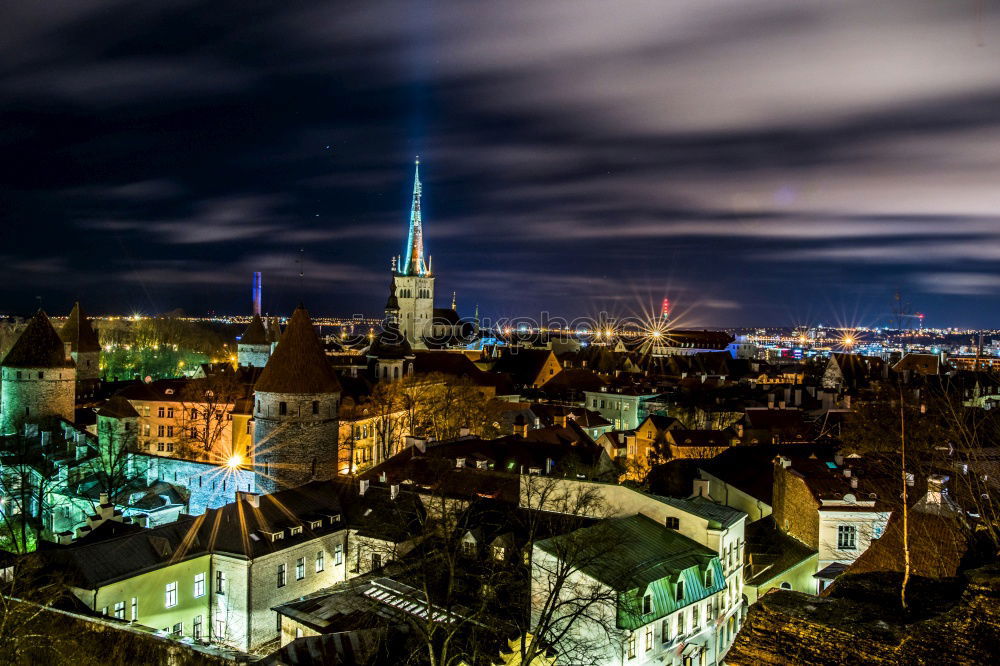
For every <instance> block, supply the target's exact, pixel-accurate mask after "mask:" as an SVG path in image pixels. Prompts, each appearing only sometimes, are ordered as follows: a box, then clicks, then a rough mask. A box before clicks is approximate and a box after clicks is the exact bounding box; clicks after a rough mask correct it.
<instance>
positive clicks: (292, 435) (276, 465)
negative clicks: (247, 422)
mask: <svg viewBox="0 0 1000 666" xmlns="http://www.w3.org/2000/svg"><path fill="white" fill-rule="evenodd" d="M340 391H341V388H340V382H339V380H338V379H337V375H336V374H335V373H334V371H333V368H332V367H331V366H330V362H329V361H328V360H327V357H326V354H325V353H324V352H323V347H322V346H321V344H320V341H319V337H318V336H317V335H316V330H315V329H314V328H313V325H312V321H311V320H310V319H309V314H308V313H307V312H306V310H305V309H304V308H303V307H302V306H299V307H298V308H296V310H295V312H294V314H292V318H291V320H290V321H289V322H288V326H287V327H286V328H285V332H284V333H283V334H282V335H281V340H280V341H279V342H278V346H277V347H275V349H274V353H273V354H272V355H271V358H270V359H269V360H268V362H267V365H266V366H264V370H263V371H262V372H261V373H260V378H259V379H258V380H257V383H256V385H255V386H254V411H253V422H254V431H253V434H254V437H253V441H254V471H255V473H256V480H255V485H256V489H257V492H260V493H270V492H274V491H275V490H279V489H282V488H290V487H294V486H299V485H302V484H303V483H307V482H308V481H311V480H313V479H330V478H333V477H334V476H336V474H337V438H338V430H339V421H338V414H337V410H338V407H339V404H340Z"/></svg>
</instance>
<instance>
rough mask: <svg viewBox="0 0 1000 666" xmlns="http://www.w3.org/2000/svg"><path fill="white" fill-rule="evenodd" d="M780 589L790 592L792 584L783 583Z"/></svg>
mask: <svg viewBox="0 0 1000 666" xmlns="http://www.w3.org/2000/svg"><path fill="white" fill-rule="evenodd" d="M781 589H783V590H790V589H792V584H791V583H789V582H788V581H785V582H784V583H782V584H781Z"/></svg>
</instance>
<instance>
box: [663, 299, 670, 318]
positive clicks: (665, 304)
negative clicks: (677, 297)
mask: <svg viewBox="0 0 1000 666" xmlns="http://www.w3.org/2000/svg"><path fill="white" fill-rule="evenodd" d="M669 316H670V299H669V298H664V299H663V318H664V319H666V318H667V317H669Z"/></svg>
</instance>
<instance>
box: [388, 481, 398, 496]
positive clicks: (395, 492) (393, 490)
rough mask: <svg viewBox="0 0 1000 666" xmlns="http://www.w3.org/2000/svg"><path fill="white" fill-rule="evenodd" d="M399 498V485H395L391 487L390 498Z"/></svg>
mask: <svg viewBox="0 0 1000 666" xmlns="http://www.w3.org/2000/svg"><path fill="white" fill-rule="evenodd" d="M397 497H399V484H398V483H394V484H392V485H391V486H389V498H390V499H396V498H397Z"/></svg>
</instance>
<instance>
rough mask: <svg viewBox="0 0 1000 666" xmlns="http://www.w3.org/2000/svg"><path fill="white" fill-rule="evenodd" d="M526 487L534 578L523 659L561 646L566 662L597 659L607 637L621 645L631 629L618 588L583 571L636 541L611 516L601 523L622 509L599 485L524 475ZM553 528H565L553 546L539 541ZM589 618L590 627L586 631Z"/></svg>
mask: <svg viewBox="0 0 1000 666" xmlns="http://www.w3.org/2000/svg"><path fill="white" fill-rule="evenodd" d="M520 492H521V508H522V509H523V510H524V511H522V512H521V513H520V515H521V517H522V524H523V528H524V530H525V533H526V535H527V537H528V543H527V552H526V557H525V560H524V562H525V565H524V566H525V567H526V569H527V571H526V572H525V573H526V575H527V576H528V578H529V580H530V595H529V597H528V599H527V603H528V608H527V609H525V610H526V612H525V613H524V614H523V615H522V616H520V624H519V626H518V634H519V635H521V636H522V637H523V640H522V641H521V644H520V649H521V661H520V663H521V664H531V663H532V662H533V660H535V659H536V658H539V657H543V656H545V654H546V653H547V651H549V650H550V649H552V648H555V647H557V648H558V658H557V659H558V662H559V663H563V662H564V661H565V662H566V663H592V662H594V660H595V659H597V658H598V655H599V654H601V653H603V652H604V651H605V650H606V648H607V646H608V645H612V646H617V647H618V648H619V649H620V648H621V646H622V645H623V643H624V639H625V636H624V634H623V633H622V632H621V631H620V630H619V629H618V616H617V609H618V599H619V595H618V593H617V592H616V591H614V590H612V589H611V588H609V587H608V586H606V585H602V584H600V583H598V582H597V581H596V580H594V579H593V578H591V577H589V576H587V575H585V574H584V573H583V572H584V570H585V569H587V568H590V567H592V566H600V562H602V561H604V560H605V559H606V558H607V557H609V556H611V557H613V554H614V552H615V551H616V549H620V548H629V547H630V544H627V543H621V539H620V537H618V536H617V535H616V534H615V533H613V532H612V531H611V530H609V529H608V528H607V524H606V523H603V522H596V524H595V521H599V520H603V519H604V518H607V517H610V516H612V515H615V513H616V512H615V509H614V507H612V506H609V505H608V504H607V503H606V502H605V500H604V497H603V496H602V494H601V493H600V492H599V490H598V489H597V488H596V487H595V486H594V485H592V484H580V483H575V482H574V481H572V480H565V479H558V478H555V477H545V476H522V477H521V491H520ZM588 526H590V529H588V530H586V532H585V533H582V532H580V530H581V529H582V528H584V527H588ZM552 535H561V536H560V538H558V539H552V540H549V542H548V543H549V545H548V546H547V550H549V551H551V552H545V553H541V551H539V549H537V548H535V547H534V546H535V544H536V543H538V542H539V541H541V540H543V539H546V538H547V537H550V536H552ZM631 545H634V544H631ZM583 624H586V625H587V626H588V628H589V631H588V632H587V633H586V634H582V633H581V632H580V631H579V630H580V628H581V625H583Z"/></svg>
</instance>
